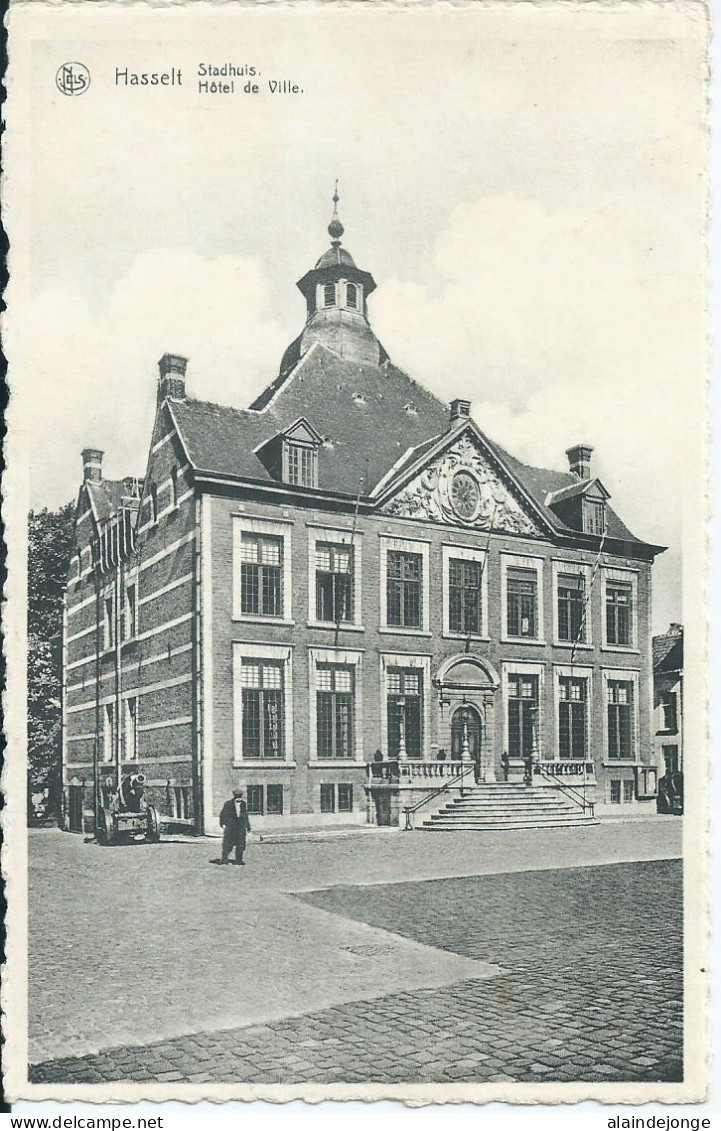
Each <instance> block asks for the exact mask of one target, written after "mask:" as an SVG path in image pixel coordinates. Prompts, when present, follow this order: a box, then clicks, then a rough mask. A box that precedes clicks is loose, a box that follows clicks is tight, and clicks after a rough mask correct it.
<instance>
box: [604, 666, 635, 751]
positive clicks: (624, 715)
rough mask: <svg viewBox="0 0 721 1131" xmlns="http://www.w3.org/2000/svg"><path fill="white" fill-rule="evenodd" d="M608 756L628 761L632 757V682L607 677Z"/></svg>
mask: <svg viewBox="0 0 721 1131" xmlns="http://www.w3.org/2000/svg"><path fill="white" fill-rule="evenodd" d="M607 687H608V757H609V759H610V758H614V759H621V760H622V761H628V760H630V759H631V758H633V684H632V683H631V682H630V681H627V680H621V679H609V681H608V684H607Z"/></svg>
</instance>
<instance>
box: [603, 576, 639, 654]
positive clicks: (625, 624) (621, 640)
mask: <svg viewBox="0 0 721 1131" xmlns="http://www.w3.org/2000/svg"><path fill="white" fill-rule="evenodd" d="M632 606H633V589H632V586H631V583H630V582H625V581H609V582H607V583H606V642H607V643H608V644H620V645H621V647H630V645H631V644H632V637H631V625H632V619H631V616H632V612H633V608H632Z"/></svg>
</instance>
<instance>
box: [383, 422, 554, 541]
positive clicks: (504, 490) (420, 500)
mask: <svg viewBox="0 0 721 1131" xmlns="http://www.w3.org/2000/svg"><path fill="white" fill-rule="evenodd" d="M381 510H382V511H384V512H386V513H387V514H395V515H399V516H401V517H402V518H417V519H421V520H423V521H426V522H442V523H452V524H453V525H454V526H458V525H461V526H468V527H469V528H472V529H474V530H503V531H507V532H508V533H510V534H535V535H540V534H541V530H540V529H539V527H538V526H537V524H536V523H535V522H534V521H533V520H532V519H531V518H530V517H529V515H528V514H527V512H526V510H525V509H524V507H523V506H522V505H521V503H520V502H519V501H518V499H516V497H515V496H514V495H513V494H512V493H511V491H510V490H509V488H508V487H507V486H506V485H505V483H503V482H502V480H501V478H500V476H499V475H498V473H497V472H496V471H495V470H494V468H493V467H492V466H491V464H490V463H489V462H488V460H487V459H486V458H485V456H484V455H483V453H482V452H481V449H480V446H479V445H478V444H477V443H474V441H473V440H472V439H470V438H469V437H468V436H462V437H461V438H460V439H459V440H458V441H457V443H455V444H453V445H452V446H451V447H450V448H447V449H446V450H445V451H444V452H443V453H442V454H441V455H439V456H437V457H436V458H435V459H434V460H433V461H432V462H431V463H429V464H428V466H427V467H425V468H424V469H423V471H421V472H419V474H418V475H417V476H416V477H415V478H414V479H411V481H410V482H409V483H407V484H406V486H405V487H403V489H402V490H400V491H399V492H398V494H397V495H395V496H394V497H393V498H392V499H390V500H389V501H388V502H387V503H385V504H384V505H383V506H382V507H381Z"/></svg>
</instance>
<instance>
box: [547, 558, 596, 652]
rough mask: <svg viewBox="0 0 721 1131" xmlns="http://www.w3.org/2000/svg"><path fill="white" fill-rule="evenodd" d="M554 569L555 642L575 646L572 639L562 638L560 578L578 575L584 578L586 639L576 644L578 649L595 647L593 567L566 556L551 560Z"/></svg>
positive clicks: (563, 645)
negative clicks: (560, 625) (559, 596)
mask: <svg viewBox="0 0 721 1131" xmlns="http://www.w3.org/2000/svg"><path fill="white" fill-rule="evenodd" d="M551 566H552V571H553V643H554V645H555V646H556V647H557V648H573V641H572V640H561V635H560V632H559V615H558V579H559V577H567V576H576V577H582V578H583V584H584V610H585V620H584V626H585V629H586V639H585V640H581V641H579V643H578V644H576V651H578V650H579V649H583V648H589V649H592V648H593V590H592V588H591V578H592V577H593V568H592V567H591V566H590V565H586V564H585V563H584V562H574V561H569V560H567V559H565V558H554V559H553V561H552V562H551Z"/></svg>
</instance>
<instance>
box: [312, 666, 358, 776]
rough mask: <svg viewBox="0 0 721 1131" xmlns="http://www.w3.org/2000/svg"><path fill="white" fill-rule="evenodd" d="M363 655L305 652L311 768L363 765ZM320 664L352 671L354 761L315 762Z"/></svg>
mask: <svg viewBox="0 0 721 1131" xmlns="http://www.w3.org/2000/svg"><path fill="white" fill-rule="evenodd" d="M362 658H363V653H362V651H360V650H359V649H357V648H309V649H308V725H309V731H310V733H309V742H310V750H309V758H310V763H309V764H310V765H311V766H313V767H316V766H318V767H321V766H322V767H323V769H326V770H327V769H329V768H332V767H334V766H335V767H336V768H337V769H343V767H344V766H345V767H350V766H357V765H358V763H359V762H363V761H364V755H363V685H362V682H361V681H362V671H363V669H362ZM319 664H340V665H342V666H343V667H348V668H350V667H352V668H353V750H354V757H353V758H323V759H322V760H319V759H318V700H317V698H316V693H317V687H316V671H317V668H318V665H319Z"/></svg>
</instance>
